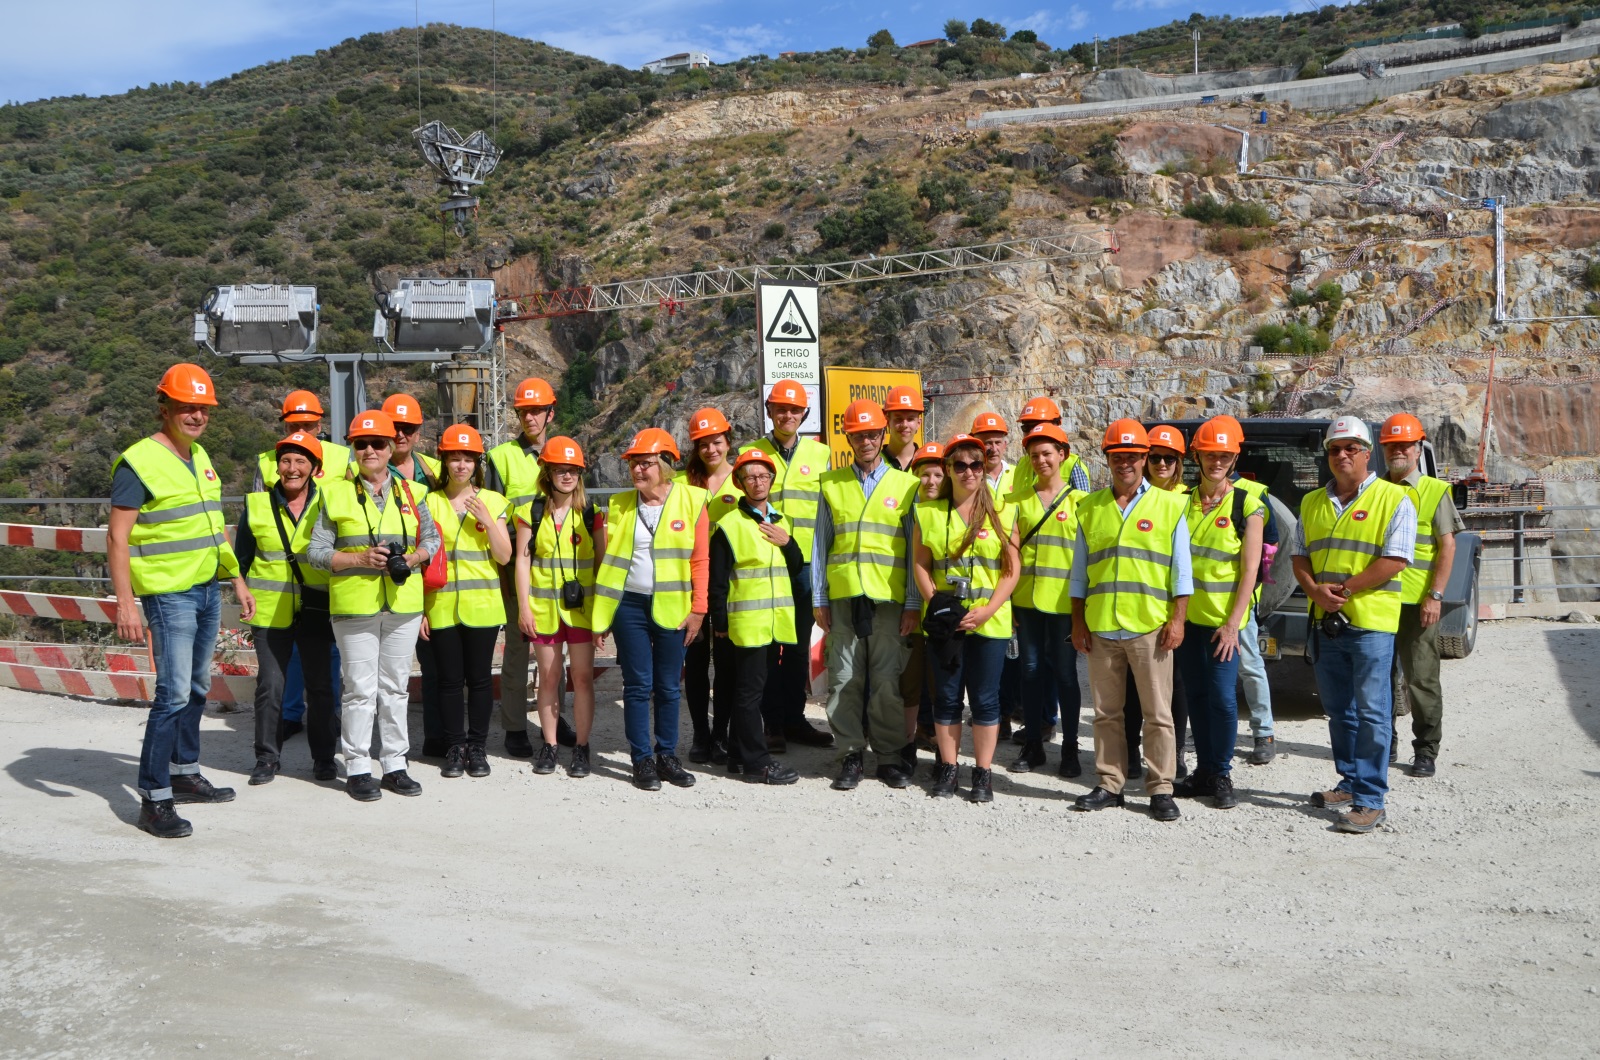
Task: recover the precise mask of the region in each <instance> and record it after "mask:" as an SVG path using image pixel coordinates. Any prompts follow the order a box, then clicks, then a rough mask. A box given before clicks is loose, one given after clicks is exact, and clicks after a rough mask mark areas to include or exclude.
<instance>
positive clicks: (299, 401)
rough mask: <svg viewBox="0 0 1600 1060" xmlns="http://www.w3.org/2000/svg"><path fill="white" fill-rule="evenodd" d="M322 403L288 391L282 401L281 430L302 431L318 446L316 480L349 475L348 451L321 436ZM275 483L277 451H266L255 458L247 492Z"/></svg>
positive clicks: (311, 396) (314, 397)
mask: <svg viewBox="0 0 1600 1060" xmlns="http://www.w3.org/2000/svg"><path fill="white" fill-rule="evenodd" d="M322 417H323V411H322V402H320V401H318V400H317V395H315V394H313V393H312V392H311V391H309V390H291V391H289V393H288V394H287V395H286V396H285V397H284V399H283V413H282V416H281V417H280V418H281V419H282V420H283V424H284V431H285V432H286V433H293V432H295V431H302V432H304V433H305V434H309V435H311V437H313V438H316V439H317V440H318V441H320V442H321V444H322V467H321V468H320V469H318V471H317V480H318V481H319V482H320V481H321V480H323V479H339V478H344V477H346V476H348V475H349V474H350V460H351V456H350V448H349V447H348V446H344V445H340V444H339V443H338V442H330V441H328V440H327V439H326V438H323V437H322ZM277 481H278V450H277V449H268V450H266V451H265V452H263V453H261V454H260V455H259V456H258V457H257V458H256V477H255V479H254V480H253V481H252V482H251V484H250V492H252V493H259V492H261V491H262V490H265V489H270V488H271V487H272V486H274V485H276V484H277Z"/></svg>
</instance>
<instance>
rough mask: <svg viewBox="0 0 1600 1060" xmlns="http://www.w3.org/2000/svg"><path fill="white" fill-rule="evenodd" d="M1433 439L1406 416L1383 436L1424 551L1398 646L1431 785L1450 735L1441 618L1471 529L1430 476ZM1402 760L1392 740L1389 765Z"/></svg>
mask: <svg viewBox="0 0 1600 1060" xmlns="http://www.w3.org/2000/svg"><path fill="white" fill-rule="evenodd" d="M1426 438H1427V435H1426V434H1425V433H1423V430H1422V423H1421V421H1419V420H1418V419H1417V418H1416V417H1415V416H1412V415H1410V414H1409V413H1405V412H1399V413H1396V414H1395V415H1393V416H1390V417H1389V418H1388V419H1386V420H1384V421H1383V426H1382V428H1380V429H1379V432H1378V442H1379V444H1380V445H1382V446H1383V463H1384V473H1385V475H1386V477H1387V478H1388V479H1389V481H1390V482H1392V483H1394V484H1395V485H1396V486H1401V487H1403V488H1404V489H1405V490H1406V493H1407V494H1408V495H1409V496H1410V497H1411V503H1412V505H1414V506H1415V507H1416V509H1417V544H1416V549H1415V552H1414V555H1413V559H1412V562H1411V565H1410V566H1409V567H1407V568H1406V569H1405V570H1404V571H1402V572H1401V574H1400V629H1399V632H1397V633H1396V634H1395V639H1394V653H1395V654H1396V655H1398V656H1399V657H1400V669H1401V671H1402V672H1403V673H1404V674H1405V678H1406V691H1407V692H1408V693H1409V694H1410V697H1411V748H1412V752H1413V756H1412V760H1411V775H1412V776H1414V777H1431V776H1433V775H1434V773H1435V772H1436V771H1437V769H1438V767H1437V764H1436V763H1437V760H1438V758H1439V737H1440V735H1441V734H1442V732H1443V728H1444V726H1443V718H1444V689H1443V688H1442V687H1441V686H1440V684H1439V613H1440V611H1441V610H1443V607H1444V590H1445V587H1446V586H1447V585H1449V584H1450V568H1451V566H1452V565H1453V564H1454V562H1455V558H1456V534H1458V533H1460V532H1461V531H1462V530H1465V529H1466V525H1467V524H1466V523H1465V522H1463V521H1462V519H1461V513H1460V512H1458V511H1457V510H1456V505H1455V501H1453V500H1452V499H1451V498H1450V483H1448V482H1445V481H1443V480H1442V479H1437V478H1434V477H1433V476H1431V475H1424V474H1423V473H1422V443H1423V440H1424V439H1426ZM1396 757H1397V753H1396V751H1395V746H1394V742H1393V741H1392V740H1391V741H1390V744H1389V761H1391V762H1393V761H1394V760H1395V758H1396Z"/></svg>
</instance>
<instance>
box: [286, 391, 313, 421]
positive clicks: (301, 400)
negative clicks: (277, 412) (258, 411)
mask: <svg viewBox="0 0 1600 1060" xmlns="http://www.w3.org/2000/svg"><path fill="white" fill-rule="evenodd" d="M321 418H322V402H320V401H318V400H317V395H315V394H313V393H312V392H311V391H309V390H291V391H289V396H288V397H286V398H284V399H283V422H285V423H310V422H311V421H312V420H320V419H321Z"/></svg>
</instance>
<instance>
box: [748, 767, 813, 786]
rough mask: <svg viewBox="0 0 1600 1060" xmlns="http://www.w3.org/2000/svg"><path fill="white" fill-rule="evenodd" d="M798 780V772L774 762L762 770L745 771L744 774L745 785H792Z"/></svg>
mask: <svg viewBox="0 0 1600 1060" xmlns="http://www.w3.org/2000/svg"><path fill="white" fill-rule="evenodd" d="M799 779H800V771H799V770H797V769H792V768H790V767H789V766H786V765H784V764H783V763H781V762H774V763H772V764H771V765H769V766H766V767H764V768H762V769H752V770H747V771H746V772H745V774H744V782H745V783H746V784H793V783H795V782H796V781H797V780H799Z"/></svg>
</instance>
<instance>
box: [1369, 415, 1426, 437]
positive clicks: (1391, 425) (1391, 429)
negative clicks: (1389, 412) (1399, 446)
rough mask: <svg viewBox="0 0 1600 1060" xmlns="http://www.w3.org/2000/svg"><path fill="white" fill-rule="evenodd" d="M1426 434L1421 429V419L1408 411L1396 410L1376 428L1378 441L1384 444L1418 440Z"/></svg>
mask: <svg viewBox="0 0 1600 1060" xmlns="http://www.w3.org/2000/svg"><path fill="white" fill-rule="evenodd" d="M1427 436H1428V435H1427V433H1426V432H1424V431H1423V429H1422V421H1421V420H1419V419H1417V418H1416V417H1415V416H1413V415H1411V413H1409V412H1396V413H1395V414H1394V415H1393V416H1390V417H1389V418H1388V419H1386V420H1384V421H1383V426H1382V427H1381V428H1380V429H1379V430H1378V441H1379V442H1380V443H1382V444H1384V445H1387V444H1389V443H1390V442H1420V441H1422V440H1423V439H1424V438H1426V437H1427Z"/></svg>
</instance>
